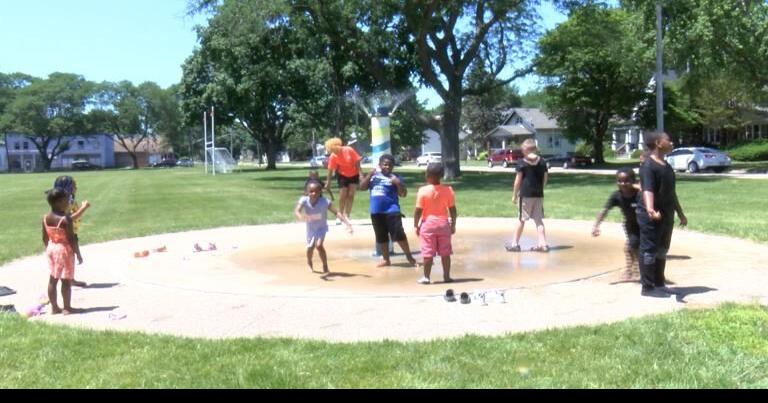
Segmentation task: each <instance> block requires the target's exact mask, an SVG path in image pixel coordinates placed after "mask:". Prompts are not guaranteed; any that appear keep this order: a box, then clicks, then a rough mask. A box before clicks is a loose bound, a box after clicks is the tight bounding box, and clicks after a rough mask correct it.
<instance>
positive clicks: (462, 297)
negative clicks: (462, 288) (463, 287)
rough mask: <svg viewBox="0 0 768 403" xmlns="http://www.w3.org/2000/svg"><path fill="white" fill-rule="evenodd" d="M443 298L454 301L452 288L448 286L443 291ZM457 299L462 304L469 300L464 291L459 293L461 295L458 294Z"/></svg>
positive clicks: (454, 296)
mask: <svg viewBox="0 0 768 403" xmlns="http://www.w3.org/2000/svg"><path fill="white" fill-rule="evenodd" d="M443 298H444V299H445V300H446V301H448V302H456V295H455V294H454V293H453V290H452V289H450V288H449V289H448V290H446V291H445V296H443ZM459 300H460V301H461V303H462V304H468V303H470V302H471V300H470V298H469V294H467V293H466V292H463V293H461V295H459Z"/></svg>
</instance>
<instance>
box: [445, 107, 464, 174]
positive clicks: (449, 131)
mask: <svg viewBox="0 0 768 403" xmlns="http://www.w3.org/2000/svg"><path fill="white" fill-rule="evenodd" d="M444 108H445V109H444V110H443V119H442V123H443V133H442V137H441V140H442V141H441V144H442V146H441V150H442V154H443V166H444V167H445V175H444V176H443V178H444V179H454V178H458V177H460V176H461V168H460V166H459V161H460V159H461V157H460V155H459V131H460V122H461V96H458V97H454V98H453V99H451V100H449V101H447V102H446V103H445V104H444Z"/></svg>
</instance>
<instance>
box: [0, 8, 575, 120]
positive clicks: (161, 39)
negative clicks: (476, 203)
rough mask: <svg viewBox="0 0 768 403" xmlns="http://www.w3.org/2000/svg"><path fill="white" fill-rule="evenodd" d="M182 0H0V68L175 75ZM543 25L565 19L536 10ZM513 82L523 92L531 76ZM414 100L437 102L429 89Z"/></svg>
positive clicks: (138, 79) (186, 35)
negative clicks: (540, 16)
mask: <svg viewBox="0 0 768 403" xmlns="http://www.w3.org/2000/svg"><path fill="white" fill-rule="evenodd" d="M186 6H187V0H0V72H3V73H12V72H22V73H27V74H31V75H33V76H36V77H47V76H48V75H49V74H50V73H53V72H57V71H59V72H66V73H76V74H80V75H82V76H84V77H85V78H86V79H87V80H91V81H97V82H99V81H121V80H128V81H131V82H133V83H134V84H140V83H142V82H144V81H154V82H155V83H157V84H159V85H160V86H162V87H168V86H170V85H172V84H175V83H177V82H179V80H180V79H181V64H182V63H184V60H185V59H186V58H187V57H188V56H189V55H190V54H191V53H192V50H193V49H194V47H195V46H196V40H197V35H196V34H195V33H194V31H193V28H194V26H195V24H196V23H200V22H202V21H203V20H202V18H199V17H198V18H196V19H192V18H190V17H189V16H187V15H186V14H185V11H186ZM541 12H542V16H543V19H544V21H543V22H544V26H545V28H547V29H548V28H552V27H554V26H555V24H557V23H559V22H561V21H563V20H564V19H565V17H564V16H563V15H561V14H559V13H557V12H556V11H555V10H554V9H553V8H552V7H551V6H550V5H549V4H547V3H545V5H544V6H542V8H541ZM515 84H516V85H517V86H518V88H520V89H521V90H522V92H525V91H527V90H528V89H530V88H533V87H535V86H536V84H537V83H536V79H535V78H534V77H529V78H527V79H525V80H518V81H517V82H515ZM417 96H418V98H419V99H420V100H426V101H427V103H428V106H430V107H431V106H435V105H437V104H439V103H440V102H439V98H438V97H437V96H436V94H434V92H432V91H429V90H422V91H419V93H418V95H417Z"/></svg>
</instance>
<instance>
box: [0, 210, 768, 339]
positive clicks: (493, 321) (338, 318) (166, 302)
mask: <svg viewBox="0 0 768 403" xmlns="http://www.w3.org/2000/svg"><path fill="white" fill-rule="evenodd" d="M545 222H546V225H547V231H548V238H549V242H550V244H551V245H553V246H554V249H555V250H553V251H552V252H550V253H548V254H542V253H535V252H523V253H508V252H506V251H505V250H504V249H503V245H504V241H505V240H506V239H508V238H509V237H510V236H511V231H512V228H513V227H512V225H513V220H511V219H480V218H460V221H459V228H458V230H457V234H456V236H455V238H454V252H455V255H454V259H453V260H454V268H453V270H452V276H453V277H454V279H456V280H457V281H456V282H455V283H452V284H450V285H446V284H440V283H437V284H432V285H428V286H423V285H419V284H416V282H415V281H416V279H417V278H418V276H419V275H420V273H421V271H420V270H417V269H413V268H407V267H404V266H405V265H404V264H403V263H405V258H404V256H402V255H397V256H394V257H393V263H394V264H395V266H394V267H391V268H376V267H374V266H375V263H376V259H375V258H373V257H371V256H370V254H371V252H372V249H373V248H372V240H373V233H372V229H371V227H370V225H369V224H368V223H366V222H364V221H362V220H361V221H359V222H358V223H357V224H356V225H355V234H354V235H352V236H350V235H348V234H347V233H346V232H344V230H343V228H342V227H332V228H331V232H330V233H329V236H328V238H327V248H328V253H329V263H330V268H331V271H332V272H333V274H332V275H331V276H321V275H320V274H315V273H310V272H309V271H308V270H307V268H306V265H305V255H304V247H303V239H304V229H303V225H302V224H285V225H266V226H248V227H232V228H218V229H212V230H204V231H192V232H185V233H177V234H163V235H155V236H150V237H145V238H135V239H124V240H119V241H113V242H107V243H102V244H93V245H87V246H85V247H84V248H83V254H84V256H85V259H86V263H85V264H84V265H83V266H79V267H78V269H77V273H78V274H77V277H78V279H81V280H85V281H87V282H89V283H91V284H92V286H91V287H89V288H85V289H78V288H75V290H74V292H73V305H74V306H76V307H82V308H86V312H85V313H83V314H79V315H71V316H68V317H63V316H60V315H56V316H51V315H47V314H46V315H42V316H39V317H36V318H34V319H33V320H44V321H49V322H52V323H59V324H67V325H75V326H83V327H88V328H93V329H113V330H137V331H145V332H150V333H161V334H173V335H182V336H194V337H210V338H231V337H249V336H267V337H272V336H286V337H304V338H316V339H324V340H332V341H356V340H382V339H398V340H425V339H433V338H441V337H455V336H460V335H464V334H483V335H499V334H504V333H507V332H519V331H531V330H538V329H545V328H552V327H561V326H572V325H578V324H595V323H605V322H613V321H618V320H623V319H626V318H629V317H637V316H642V315H647V314H651V313H661V312H669V311H672V310H675V309H681V308H683V307H696V306H712V305H714V304H717V303H720V302H724V301H740V302H752V301H765V300H766V294H767V293H768V287H766V285H765V284H766V281H765V274H766V265H767V264H766V262H768V246H765V245H760V244H756V243H753V242H749V241H744V240H739V239H733V238H727V237H719V236H713V235H706V234H701V233H696V232H692V231H681V230H678V229H676V230H675V234H674V238H673V242H672V250H671V251H670V255H671V256H670V260H669V263H668V265H667V273H668V277H669V279H670V280H672V281H674V282H675V287H678V288H679V289H681V290H683V294H684V295H683V296H682V297H678V298H677V299H675V298H668V299H656V298H644V297H640V295H639V285H638V284H637V283H620V284H614V282H615V280H616V279H617V275H618V271H620V269H621V268H622V266H623V262H624V258H623V253H622V245H623V232H622V229H621V226H620V225H619V224H616V223H604V224H603V227H602V229H603V235H602V236H600V237H598V238H592V237H591V236H589V230H590V227H591V222H587V221H565V220H546V221H545ZM409 237H410V243H411V245H412V248H413V249H417V240H416V238H415V234H411V233H409ZM533 237H534V229H533V228H530V224H529V225H528V226H527V227H526V230H525V233H524V234H523V240H522V244H523V246H524V247H525V246H528V247H530V246H532V245H533V243H534V238H533ZM196 242H198V243H201V244H203V245H205V244H207V243H208V242H215V243H216V244H217V246H218V249H217V250H216V251H211V252H193V251H192V245H193V244H194V243H196ZM163 245H164V246H166V247H167V249H168V252H164V253H154V252H152V253H150V255H149V256H148V257H146V258H134V257H133V252H134V251H138V250H144V249H148V250H151V249H153V248H157V247H159V246H163ZM416 257H417V260H418V259H419V257H418V255H416ZM318 262H319V259H317V258H316V263H315V265H316V267H319V263H318ZM432 278H433V280H440V279H441V278H442V272H441V269H440V267H439V264H437V265H436V267H435V268H434V269H433V274H432ZM46 279H47V268H46V265H45V261H44V259H43V258H42V256H32V257H28V258H25V259H20V260H17V261H14V262H11V263H9V264H7V265H5V266H3V267H2V268H0V283H2V285H5V286H9V287H11V288H13V289H15V290H17V291H18V293H17V294H14V295H11V296H7V297H2V298H0V303H2V304H9V303H13V304H15V305H16V306H17V308H18V309H19V310H23V309H26V307H28V306H31V305H34V304H35V303H36V301H37V299H38V298H39V296H40V295H41V294H43V293H44V292H45V284H46ZM447 288H452V289H454V290H456V292H457V293H460V292H462V291H466V292H469V293H473V292H475V291H482V290H488V289H505V290H506V303H500V301H495V302H489V304H488V305H481V304H480V303H479V301H478V300H474V301H473V302H472V303H471V304H468V305H461V304H459V303H447V302H445V301H443V298H442V294H443V293H444V291H445V290H446V289H447ZM473 295H474V294H473ZM123 315H124V316H125V317H124V318H123V317H122V316H123Z"/></svg>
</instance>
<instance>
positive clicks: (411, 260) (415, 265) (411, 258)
mask: <svg viewBox="0 0 768 403" xmlns="http://www.w3.org/2000/svg"><path fill="white" fill-rule="evenodd" d="M408 263H410V264H411V266H413V267H419V263H418V262H417V261H416V259H414V258H413V256H411V257H409V258H408Z"/></svg>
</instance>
